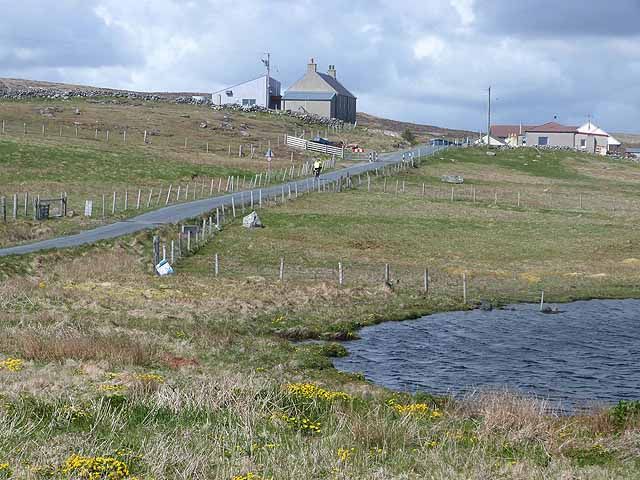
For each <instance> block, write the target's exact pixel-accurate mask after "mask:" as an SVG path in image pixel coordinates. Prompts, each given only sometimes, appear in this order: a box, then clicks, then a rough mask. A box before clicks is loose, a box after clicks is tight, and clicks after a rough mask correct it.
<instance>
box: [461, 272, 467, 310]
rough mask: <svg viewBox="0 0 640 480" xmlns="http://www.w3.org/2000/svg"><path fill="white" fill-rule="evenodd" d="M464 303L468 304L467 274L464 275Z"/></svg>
mask: <svg viewBox="0 0 640 480" xmlns="http://www.w3.org/2000/svg"><path fill="white" fill-rule="evenodd" d="M462 302H463V303H464V304H465V305H466V304H467V274H466V273H463V274H462Z"/></svg>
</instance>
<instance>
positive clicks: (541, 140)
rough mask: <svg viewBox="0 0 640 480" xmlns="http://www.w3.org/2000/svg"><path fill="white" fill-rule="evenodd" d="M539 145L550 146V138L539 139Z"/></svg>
mask: <svg viewBox="0 0 640 480" xmlns="http://www.w3.org/2000/svg"><path fill="white" fill-rule="evenodd" d="M538 145H540V146H544V145H549V137H538Z"/></svg>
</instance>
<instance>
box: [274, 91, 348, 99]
mask: <svg viewBox="0 0 640 480" xmlns="http://www.w3.org/2000/svg"><path fill="white" fill-rule="evenodd" d="M335 96H336V94H335V92H285V94H284V97H282V98H283V99H285V100H331V99H332V98H333V97H335Z"/></svg>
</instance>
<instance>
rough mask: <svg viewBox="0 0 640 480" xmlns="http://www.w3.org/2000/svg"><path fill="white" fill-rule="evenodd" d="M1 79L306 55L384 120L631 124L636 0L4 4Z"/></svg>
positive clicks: (131, 80)
mask: <svg viewBox="0 0 640 480" xmlns="http://www.w3.org/2000/svg"><path fill="white" fill-rule="evenodd" d="M0 12H1V14H0V77H14V78H30V79H38V80H50V81H62V82H69V83H79V84H90V85H96V86H104V87H113V88H126V89H133V90H147V91H161V90H162V91H203V92H206V91H214V90H218V89H220V88H224V87H225V86H227V85H231V84H235V83H239V82H241V81H244V80H246V79H251V78H254V77H256V76H259V75H260V74H261V73H262V72H263V70H262V64H261V63H260V59H261V57H262V54H263V52H266V51H269V52H271V54H272V65H273V67H274V73H273V76H274V77H276V78H277V79H279V80H280V81H281V82H282V83H283V86H285V87H286V86H288V85H289V84H291V83H293V82H294V81H295V80H297V78H298V77H300V76H301V75H302V74H303V73H304V70H305V68H306V64H307V62H308V60H309V58H310V57H314V58H315V59H316V61H317V62H318V64H319V68H321V69H322V70H326V68H327V66H328V64H335V65H336V67H337V70H338V78H339V79H340V80H341V81H342V82H343V83H344V84H345V86H346V87H347V88H349V89H350V90H351V91H353V92H354V93H355V94H356V96H357V97H358V109H359V110H360V111H365V112H369V113H373V114H376V115H381V116H386V117H389V118H394V119H399V120H408V121H416V122H420V123H427V124H434V125H440V126H446V127H452V128H454V127H457V128H466V129H471V130H479V129H481V128H485V125H486V96H487V87H488V86H489V85H491V86H492V92H493V96H494V99H495V102H494V104H493V110H494V120H495V123H518V122H520V121H522V122H523V123H543V122H545V121H549V120H552V119H553V117H554V116H557V118H558V121H561V122H564V123H569V124H578V123H580V122H583V121H586V119H587V116H588V115H592V118H594V120H595V121H596V122H597V123H599V124H600V125H601V126H602V127H603V128H605V129H608V130H611V131H628V132H640V81H639V80H640V0H609V1H607V2H602V1H595V0H594V1H585V0H527V1H516V0H395V1H394V2H390V1H388V0H350V1H349V2H346V1H344V0H322V1H319V0H293V1H291V0H233V1H231V0H192V1H186V0H185V1H179V0H127V1H125V0H57V1H56V2H50V1H48V0H40V1H38V0H22V1H20V2H15V1H13V0H0Z"/></svg>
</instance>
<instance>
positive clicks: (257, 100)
mask: <svg viewBox="0 0 640 480" xmlns="http://www.w3.org/2000/svg"><path fill="white" fill-rule="evenodd" d="M268 78H269V81H268V82H267V76H266V75H263V76H261V77H258V78H256V79H254V80H250V81H248V82H244V83H239V84H238V85H233V86H231V87H227V88H224V89H222V90H219V91H217V92H213V94H212V96H211V102H212V103H213V104H214V105H230V104H237V105H242V106H245V107H250V106H252V105H258V106H260V107H268V108H272V109H276V108H279V107H280V100H281V98H282V97H281V95H280V82H279V81H278V80H276V79H275V78H273V77H268Z"/></svg>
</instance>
